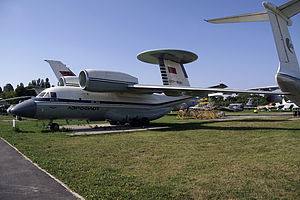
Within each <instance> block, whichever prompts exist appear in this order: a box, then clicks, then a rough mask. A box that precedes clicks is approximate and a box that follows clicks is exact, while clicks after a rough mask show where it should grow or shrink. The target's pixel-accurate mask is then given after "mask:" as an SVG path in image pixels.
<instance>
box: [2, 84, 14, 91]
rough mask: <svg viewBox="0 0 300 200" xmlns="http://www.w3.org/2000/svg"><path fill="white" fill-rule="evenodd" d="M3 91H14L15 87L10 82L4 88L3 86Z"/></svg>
mask: <svg viewBox="0 0 300 200" xmlns="http://www.w3.org/2000/svg"><path fill="white" fill-rule="evenodd" d="M3 91H4V92H7V93H8V92H13V91H14V87H13V86H12V85H11V84H10V83H7V84H6V85H5V86H4V88H3Z"/></svg>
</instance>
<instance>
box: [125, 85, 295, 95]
mask: <svg viewBox="0 0 300 200" xmlns="http://www.w3.org/2000/svg"><path fill="white" fill-rule="evenodd" d="M128 89H129V90H131V91H132V92H136V93H172V92H176V93H180V92H181V93H184V94H185V95H190V96H201V95H207V94H211V93H219V92H221V93H224V94H273V95H291V93H289V92H271V91H264V90H238V89H221V88H199V87H182V86H165V85H141V84H135V85H130V86H128Z"/></svg>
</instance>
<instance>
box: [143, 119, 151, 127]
mask: <svg viewBox="0 0 300 200" xmlns="http://www.w3.org/2000/svg"><path fill="white" fill-rule="evenodd" d="M149 123H150V121H149V119H148V118H142V119H141V124H142V125H143V126H149Z"/></svg>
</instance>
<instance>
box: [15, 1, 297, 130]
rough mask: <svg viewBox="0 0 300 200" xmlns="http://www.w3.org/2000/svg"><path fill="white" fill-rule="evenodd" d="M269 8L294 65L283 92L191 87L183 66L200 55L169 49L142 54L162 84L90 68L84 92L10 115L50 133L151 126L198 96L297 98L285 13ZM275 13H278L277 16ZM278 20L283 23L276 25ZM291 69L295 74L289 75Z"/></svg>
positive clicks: (54, 91)
mask: <svg viewBox="0 0 300 200" xmlns="http://www.w3.org/2000/svg"><path fill="white" fill-rule="evenodd" d="M293 2H295V1H292V3H293ZM297 2H298V1H297ZM297 2H296V4H295V5H294V4H291V7H292V9H288V11H286V10H283V11H282V12H285V13H287V16H288V18H289V17H291V16H293V15H295V14H297V13H298V12H299V11H300V9H298V7H299V6H298V5H299V4H297ZM265 7H266V9H267V11H268V12H266V15H270V16H271V17H270V21H271V24H275V25H273V26H276V27H277V26H280V27H281V26H282V27H283V28H285V29H284V30H285V32H284V33H285V36H286V37H285V38H287V40H286V44H285V45H281V46H280V48H279V49H278V51H280V54H283V52H282V51H283V50H285V54H286V55H285V54H283V55H282V56H285V58H286V59H288V60H286V59H285V60H284V61H290V63H289V62H288V63H284V65H283V66H281V68H280V73H279V74H278V75H277V80H278V83H279V84H280V87H281V88H282V90H283V91H284V92H270V91H257V90H233V89H231V90H230V89H219V88H199V87H190V84H189V80H188V76H187V73H186V71H185V68H184V66H183V64H187V63H190V62H193V61H195V60H196V59H197V55H196V54H194V53H192V52H189V51H182V50H171V49H164V50H150V51H145V52H142V53H140V54H139V55H138V59H139V60H141V61H144V62H147V63H151V64H158V65H159V67H160V72H161V77H162V81H163V85H142V84H138V79H137V78H136V77H133V76H131V75H129V74H126V73H122V72H116V71H104V70H93V69H86V70H83V71H81V72H80V73H79V77H78V80H79V86H80V87H76V86H77V85H76V86H75V87H74V86H67V85H66V86H61V87H53V88H48V89H46V90H44V91H43V92H42V93H40V94H39V95H38V96H37V97H36V98H33V99H30V100H27V101H24V102H22V103H20V104H18V105H16V106H14V107H13V108H12V109H11V113H13V114H16V115H20V116H24V117H31V118H36V119H50V120H51V122H50V128H51V129H52V130H57V129H58V128H59V126H58V124H56V123H53V122H52V120H55V119H87V120H108V121H110V122H111V123H112V124H115V123H117V122H119V123H127V122H128V123H130V124H131V125H133V126H137V125H147V124H148V123H149V121H150V120H154V119H157V118H160V117H162V116H163V115H165V114H167V113H168V112H169V111H170V110H171V109H172V108H173V107H174V106H176V105H179V104H181V103H183V102H186V101H188V100H191V99H193V98H194V97H195V96H206V95H207V94H209V93H218V92H221V93H224V94H232V93H252V94H270V95H274V94H285V95H290V96H291V97H294V93H293V92H295V90H294V89H293V88H294V87H296V86H297V87H298V88H300V86H298V82H296V83H294V82H293V80H294V79H292V83H290V82H287V81H286V79H289V78H288V77H289V76H287V75H289V73H292V74H293V73H297V75H298V71H299V77H300V70H299V69H298V71H297V70H296V69H294V68H295V63H296V64H297V60H296V56H295V55H294V50H293V48H292V45H291V40H290V37H289V35H286V33H288V32H287V28H286V23H285V19H283V18H282V16H281V15H282V14H280V12H281V11H278V10H276V9H275V8H274V7H273V6H270V4H266V6H265ZM273 10H276V12H274V13H273ZM295 10H296V11H295ZM278 13H279V14H278ZM276 17H277V18H279V19H281V21H280V22H278V23H277V20H276V19H275V18H276ZM277 32H278V31H277ZM277 37H279V36H277V35H275V38H277ZM277 40H278V39H276V41H277ZM286 51H288V52H286ZM290 54H291V55H290ZM290 57H291V58H290ZM49 64H50V63H49ZM50 65H51V64H50ZM297 66H298V64H297ZM291 67H292V69H291V70H286V68H288V69H289V68H291ZM293 75H294V74H293ZM293 77H294V76H293ZM288 81H290V80H288ZM66 82H67V81H66ZM290 84H292V85H290ZM291 88H292V89H291ZM292 94H293V95H292ZM294 99H295V100H298V101H295V102H298V103H300V96H299V95H298V97H296V96H295V97H294Z"/></svg>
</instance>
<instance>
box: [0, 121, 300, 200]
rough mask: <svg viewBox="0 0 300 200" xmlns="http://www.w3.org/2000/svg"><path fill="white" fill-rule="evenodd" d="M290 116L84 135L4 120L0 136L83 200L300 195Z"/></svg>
mask: <svg viewBox="0 0 300 200" xmlns="http://www.w3.org/2000/svg"><path fill="white" fill-rule="evenodd" d="M288 119H289V118H288V117H285V118H270V119H267V118H264V119H248V120H240V121H224V122H209V121H206V122H201V121H195V120H187V121H183V120H176V119H175V116H173V115H170V116H165V117H163V118H161V119H159V120H156V121H154V122H153V123H152V124H154V125H155V126H169V127H170V129H167V130H163V131H162V130H160V131H146V132H133V133H122V134H106V135H97V136H80V137H68V136H66V134H67V133H65V132H59V133H52V132H49V131H47V129H46V128H45V127H43V125H42V123H43V122H17V126H18V129H19V131H14V130H13V129H12V127H11V122H3V121H0V127H1V129H0V136H1V137H3V138H4V139H6V140H8V141H9V142H10V143H11V144H12V145H14V146H16V147H17V148H18V149H19V150H20V151H21V152H22V153H24V154H25V155H26V156H28V157H29V158H30V159H32V160H33V161H34V162H35V163H37V164H38V165H39V166H41V167H42V168H44V169H45V170H46V171H48V172H49V173H51V174H52V175H54V176H55V177H57V178H58V179H60V180H61V181H62V182H64V183H65V184H67V185H68V186H69V187H70V188H71V189H72V190H74V191H75V192H77V193H79V194H80V195H82V196H83V197H84V198H86V199H299V198H300V125H299V120H293V121H291V120H288ZM44 123H46V122H44ZM59 123H62V122H59ZM73 123H75V124H76V123H77V122H76V121H73Z"/></svg>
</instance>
